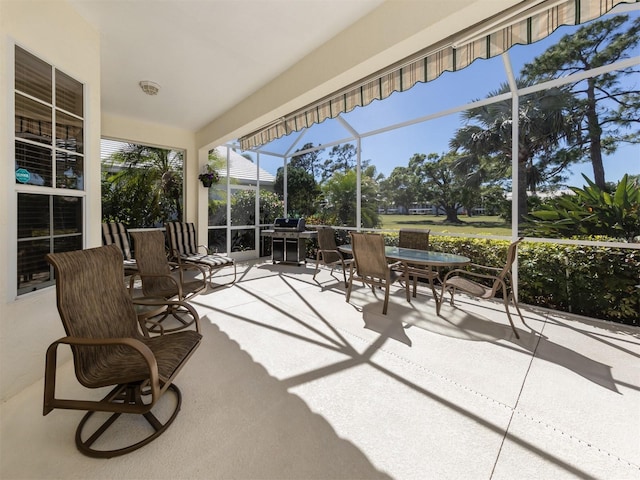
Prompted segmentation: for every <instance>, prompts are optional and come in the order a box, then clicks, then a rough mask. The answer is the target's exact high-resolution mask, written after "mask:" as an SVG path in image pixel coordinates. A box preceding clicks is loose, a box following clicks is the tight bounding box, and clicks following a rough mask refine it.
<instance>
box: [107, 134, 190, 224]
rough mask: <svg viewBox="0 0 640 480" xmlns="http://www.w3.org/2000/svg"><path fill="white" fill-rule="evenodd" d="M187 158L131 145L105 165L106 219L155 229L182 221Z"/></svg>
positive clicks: (161, 150)
mask: <svg viewBox="0 0 640 480" xmlns="http://www.w3.org/2000/svg"><path fill="white" fill-rule="evenodd" d="M182 165H183V154H182V152H177V151H173V150H167V149H163V148H155V147H149V146H146V145H134V144H127V146H126V147H124V148H123V149H121V150H120V151H118V152H115V153H113V154H112V155H111V156H110V157H109V159H108V160H106V161H104V162H103V175H104V182H103V193H102V196H103V218H104V219H105V220H110V221H121V222H123V223H125V224H127V225H130V226H136V227H151V226H156V225H159V224H162V223H164V222H165V221H168V220H180V219H182V183H183V180H182V179H183V175H182Z"/></svg>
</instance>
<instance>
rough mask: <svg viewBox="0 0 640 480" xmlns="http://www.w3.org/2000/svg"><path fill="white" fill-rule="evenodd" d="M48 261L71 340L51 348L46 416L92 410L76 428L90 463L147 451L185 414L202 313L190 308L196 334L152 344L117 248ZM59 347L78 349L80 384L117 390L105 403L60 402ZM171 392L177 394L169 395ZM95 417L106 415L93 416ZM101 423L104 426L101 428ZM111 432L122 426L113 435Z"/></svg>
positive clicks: (75, 354)
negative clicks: (185, 370)
mask: <svg viewBox="0 0 640 480" xmlns="http://www.w3.org/2000/svg"><path fill="white" fill-rule="evenodd" d="M47 260H48V261H49V263H51V264H52V265H53V266H54V268H55V277H56V296H57V297H56V298H57V306H58V312H59V314H60V318H61V320H62V324H63V326H64V330H65V332H66V336H65V337H62V338H60V339H59V340H56V341H55V342H53V343H52V344H51V345H50V346H49V348H48V349H47V354H46V363H45V378H44V405H43V415H47V414H49V413H50V412H51V411H52V410H53V409H55V408H61V409H71V410H83V411H86V412H87V413H86V414H85V415H84V417H83V418H82V420H81V421H80V423H79V425H78V427H77V429H76V446H77V448H78V450H80V451H81V452H82V453H83V454H85V455H88V456H92V457H102V458H109V457H114V456H117V455H123V454H125V453H129V452H131V451H133V450H136V449H138V448H140V447H142V446H144V445H146V444H148V443H149V442H151V441H152V440H154V439H155V438H157V437H158V436H159V435H161V434H162V433H163V432H164V431H165V430H166V429H167V428H168V427H169V425H171V423H172V422H173V421H174V420H175V418H176V416H177V414H178V411H179V410H180V406H181V399H182V395H181V393H180V390H179V389H178V387H177V386H176V385H174V383H173V381H174V379H175V377H176V375H177V374H178V372H180V370H181V369H182V367H183V366H184V365H185V363H186V362H187V360H188V359H189V358H190V357H191V355H192V354H193V353H194V351H195V350H196V348H197V347H198V346H199V344H200V340H201V338H202V335H201V334H200V324H199V320H198V315H197V313H196V311H195V310H194V309H193V307H191V306H190V305H186V304H184V305H183V306H184V308H188V309H190V310H191V313H192V314H193V315H194V318H195V319H196V321H195V323H194V328H193V329H189V330H183V331H181V332H177V333H162V334H161V335H158V336H155V337H152V338H150V337H146V336H144V335H143V334H142V333H141V332H140V330H139V324H138V319H137V315H136V311H135V308H134V303H133V300H132V299H131V297H130V296H129V294H128V292H127V289H126V286H125V284H124V282H123V275H124V267H123V265H122V253H121V251H120V249H119V248H118V247H117V246H115V245H107V246H102V247H98V248H93V249H88V250H77V251H74V252H64V253H53V254H48V255H47ZM169 303H177V302H169ZM60 345H69V346H70V348H71V352H72V354H73V362H74V366H75V375H76V379H77V380H78V382H79V383H80V384H81V385H83V386H84V387H86V388H89V389H102V388H104V387H110V388H111V390H110V392H109V393H108V394H107V395H106V396H104V397H103V398H102V399H101V400H94V399H89V398H90V397H92V398H95V394H94V395H90V394H88V395H87V399H69V398H58V397H57V396H56V364H57V354H58V347H59V346H60ZM168 392H171V393H172V394H173V395H169V396H165V393H168ZM87 393H89V392H87ZM78 396H82V395H78ZM172 396H173V399H171V398H170V397H172ZM171 401H173V404H172V403H171ZM159 402H160V404H161V405H158V406H159V407H160V408H159V409H156V414H154V413H153V412H152V409H154V407H155V406H156V405H157V404H158V403H159ZM172 405H173V409H172V410H170V409H167V407H168V406H172ZM96 412H107V414H106V415H105V414H100V415H97V416H96V417H94V414H95V413H96ZM158 412H162V414H161V415H159V413H158ZM125 413H126V414H134V415H122V414H125ZM138 415H141V416H142V417H144V418H145V419H146V421H147V423H148V425H146V424H144V425H146V426H147V428H146V430H141V427H142V426H144V425H142V424H139V422H138V420H137V418H136V417H137V416H138ZM156 415H159V417H160V418H159V417H158V416H156ZM105 417H106V419H105ZM100 419H102V420H104V422H103V423H98V421H99V420H100ZM112 425H116V427H115V428H114V429H111V430H110V427H111V426H112ZM129 425H130V426H131V427H129Z"/></svg>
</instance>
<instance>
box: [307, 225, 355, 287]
mask: <svg viewBox="0 0 640 480" xmlns="http://www.w3.org/2000/svg"><path fill="white" fill-rule="evenodd" d="M351 261H352V259H350V258H348V259H345V258H344V256H343V255H342V253H341V252H340V251H339V250H338V246H337V245H336V234H335V230H334V229H333V228H332V227H318V253H317V254H316V269H315V270H314V272H313V278H316V275H317V273H318V269H319V267H320V265H321V264H322V265H326V266H328V267H331V274H332V275H333V268H334V267H335V266H336V265H340V266H341V267H342V276H343V277H344V286H345V287H347V265H349V264H350V263H351Z"/></svg>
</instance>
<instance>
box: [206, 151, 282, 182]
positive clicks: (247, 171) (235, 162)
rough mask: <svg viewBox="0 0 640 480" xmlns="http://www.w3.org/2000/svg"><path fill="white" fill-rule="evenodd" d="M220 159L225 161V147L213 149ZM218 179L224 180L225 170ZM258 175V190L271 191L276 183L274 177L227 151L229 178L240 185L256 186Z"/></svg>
mask: <svg viewBox="0 0 640 480" xmlns="http://www.w3.org/2000/svg"><path fill="white" fill-rule="evenodd" d="M215 151H216V153H217V154H218V156H219V157H220V158H223V159H225V160H226V159H227V147H224V146H221V147H216V148H215ZM219 173H220V178H221V179H223V178H226V176H227V172H226V170H225V169H222V170H220V171H219ZM258 173H259V174H260V188H261V189H262V188H264V189H267V190H270V191H273V188H274V185H275V183H276V177H275V175H272V174H270V173H269V172H267V171H266V170H264V169H262V168H257V166H256V164H255V163H253V162H252V161H251V160H249V159H247V158H245V157H243V156H242V155H240V154H239V153H237V152H235V151H234V150H232V149H229V176H230V177H231V178H232V179H234V180H235V181H236V183H238V184H240V185H256V183H257V179H258Z"/></svg>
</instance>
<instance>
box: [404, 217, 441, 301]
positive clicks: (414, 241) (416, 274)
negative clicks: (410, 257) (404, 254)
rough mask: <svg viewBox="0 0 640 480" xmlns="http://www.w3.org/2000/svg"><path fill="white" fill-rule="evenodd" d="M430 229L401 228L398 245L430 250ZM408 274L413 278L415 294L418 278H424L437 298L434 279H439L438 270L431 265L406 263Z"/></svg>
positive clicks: (409, 277)
mask: <svg viewBox="0 0 640 480" xmlns="http://www.w3.org/2000/svg"><path fill="white" fill-rule="evenodd" d="M430 233H431V230H429V229H426V228H425V229H418V228H417V229H411V228H401V229H400V233H399V236H398V247H400V248H411V249H413V250H425V251H426V250H429V234H430ZM406 274H407V278H408V279H412V280H413V296H414V297H415V296H416V293H417V288H418V279H420V278H422V279H424V280H427V281H428V282H429V286H430V287H431V291H432V292H433V295H434V298H435V299H436V300H437V295H438V294H437V293H436V290H435V286H434V283H433V282H434V280H437V279H439V276H438V272H437V271H435V270H433V269H432V268H431V267H429V266H424V265H412V264H408V265H406Z"/></svg>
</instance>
